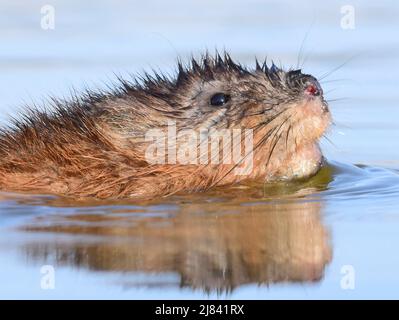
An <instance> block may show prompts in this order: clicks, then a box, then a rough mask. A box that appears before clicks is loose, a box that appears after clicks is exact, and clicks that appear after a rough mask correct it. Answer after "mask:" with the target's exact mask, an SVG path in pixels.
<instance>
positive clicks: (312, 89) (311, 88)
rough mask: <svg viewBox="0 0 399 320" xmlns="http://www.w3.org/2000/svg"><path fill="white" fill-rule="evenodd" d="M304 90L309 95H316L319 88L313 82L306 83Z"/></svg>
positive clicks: (318, 92)
mask: <svg viewBox="0 0 399 320" xmlns="http://www.w3.org/2000/svg"><path fill="white" fill-rule="evenodd" d="M305 92H306V93H307V94H308V95H310V96H318V95H319V94H320V91H319V89H318V88H317V86H316V85H314V84H308V85H307V87H306V89H305Z"/></svg>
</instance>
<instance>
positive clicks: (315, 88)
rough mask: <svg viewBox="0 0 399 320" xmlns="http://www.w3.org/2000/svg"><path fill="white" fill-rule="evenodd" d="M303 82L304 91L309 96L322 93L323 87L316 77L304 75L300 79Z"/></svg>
mask: <svg viewBox="0 0 399 320" xmlns="http://www.w3.org/2000/svg"><path fill="white" fill-rule="evenodd" d="M302 81H303V83H304V93H305V95H307V96H310V97H317V96H321V95H323V89H322V88H321V86H320V83H319V82H318V81H317V79H316V78H314V77H312V76H307V77H304V79H303V80H302Z"/></svg>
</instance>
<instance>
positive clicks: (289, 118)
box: [113, 54, 331, 184]
mask: <svg viewBox="0 0 399 320" xmlns="http://www.w3.org/2000/svg"><path fill="white" fill-rule="evenodd" d="M128 89H129V90H131V91H129V90H128V91H129V92H130V95H131V97H132V98H133V99H134V100H135V101H138V102H139V104H138V107H134V112H131V110H132V109H131V106H132V104H131V103H129V105H130V107H129V108H127V110H130V111H128V112H130V113H131V114H132V115H133V116H132V118H131V120H126V119H129V118H130V117H127V116H126V113H123V114H122V116H120V117H118V118H117V123H118V127H119V128H121V129H120V130H126V127H127V128H129V130H128V133H127V134H128V135H129V136H130V137H132V139H133V140H135V141H137V137H138V136H140V132H137V130H139V131H141V136H142V135H144V132H143V130H148V129H153V128H160V127H162V128H163V129H165V127H166V126H168V125H170V124H171V123H173V124H174V125H175V126H176V130H177V135H179V132H182V131H187V130H191V131H195V132H197V133H198V135H197V136H198V137H200V139H199V140H198V139H194V140H193V139H191V140H190V141H191V142H190V143H191V145H192V146H194V148H198V149H199V145H200V144H201V143H202V141H200V140H201V139H202V140H203V139H208V141H209V136H212V133H214V132H218V137H220V132H221V130H222V131H223V134H222V136H223V137H226V130H227V131H228V132H230V133H231V134H230V135H229V134H228V132H227V136H228V139H229V137H233V136H234V132H235V133H237V130H242V135H241V144H242V146H239V147H240V148H241V149H240V148H238V149H239V153H240V155H243V159H242V160H241V161H238V162H237V161H231V162H230V163H227V162H225V161H223V157H225V156H226V154H227V156H229V154H228V153H229V152H230V151H229V150H228V151H227V152H226V150H225V149H226V146H227V148H229V149H231V151H232V152H231V153H233V159H234V152H235V150H234V147H235V146H236V145H237V143H236V142H237V140H234V141H235V142H234V141H232V142H231V143H228V144H226V143H225V141H224V140H223V141H222V144H219V142H218V143H217V144H213V143H210V149H211V150H210V151H209V154H207V155H206V156H207V157H208V160H209V157H211V160H209V161H208V162H207V161H205V162H204V161H201V160H198V161H197V162H196V161H195V160H194V161H188V163H190V164H197V165H198V166H201V164H204V165H205V167H206V168H207V169H205V170H208V172H207V173H205V175H208V176H211V175H213V176H212V177H210V180H212V181H213V184H218V182H219V181H224V182H229V181H230V182H231V181H235V180H237V179H238V178H237V177H233V173H232V170H231V169H232V167H235V166H239V165H240V163H241V162H242V161H244V160H247V159H248V157H250V158H251V161H252V166H251V170H250V171H249V172H248V171H246V177H247V178H248V177H249V178H258V177H260V178H263V179H266V180H275V179H293V178H303V177H308V176H310V175H312V174H314V173H316V172H317V171H318V169H319V168H320V166H321V164H322V159H323V157H322V154H321V152H320V149H319V147H318V142H317V141H318V139H319V138H320V137H321V136H322V135H323V133H324V132H325V130H326V128H327V127H328V125H329V124H330V121H331V115H330V112H329V109H328V106H327V103H326V101H325V100H324V97H323V90H322V88H321V86H320V84H319V82H318V81H317V79H316V78H315V77H313V76H311V75H308V74H304V73H302V72H301V70H290V71H284V70H282V69H280V68H278V67H276V66H275V65H274V64H272V65H271V66H270V67H269V66H268V65H267V64H266V62H265V63H263V64H262V65H261V64H259V63H258V62H256V67H255V68H253V69H249V68H246V67H244V66H242V65H240V64H237V63H235V62H234V61H233V60H232V59H231V58H230V56H229V55H228V54H225V55H224V56H223V57H221V56H220V55H218V54H217V55H216V57H211V56H209V55H205V56H204V57H203V58H202V59H201V60H200V61H197V60H195V59H193V60H192V61H191V63H190V65H188V66H184V65H183V64H182V63H179V72H178V76H177V78H176V79H169V78H166V77H163V76H158V75H156V76H153V77H151V76H148V77H147V79H145V81H144V85H142V86H141V87H139V88H138V89H137V87H136V88H133V89H131V88H130V87H129V88H128ZM143 105H145V107H143ZM113 118H114V119H115V116H114V117H113ZM122 119H123V120H122ZM121 121H124V123H125V124H127V125H126V126H124V125H121ZM132 123H134V125H132ZM123 128H125V129H123ZM133 129H134V131H133ZM169 132H170V130H169ZM247 134H250V135H251V136H252V139H249V140H245V137H247ZM192 136H193V135H192V134H191V137H192ZM169 138H170V136H169ZM244 140H245V141H249V143H250V145H245V146H244V145H243V144H244ZM169 143H170V141H169V142H168V144H169ZM234 143H235V144H234ZM181 144H182V143H181V142H179V141H177V146H176V148H175V149H179V147H180V146H181ZM185 145H186V143H185ZM238 145H240V140H238ZM215 147H217V148H218V149H217V151H216V152H214V151H215V150H214V149H215ZM212 148H213V149H212ZM223 149H224V150H223ZM243 149H245V150H243ZM171 150H173V148H172V149H171V148H168V150H167V152H166V153H167V156H168V157H169V158H172V159H175V156H174V155H173V156H172V157H171V154H170V153H171ZM203 150H204V149H201V151H199V152H196V153H195V155H194V156H195V157H197V159H198V158H199V157H201V158H203V157H204V152H203ZM211 153H213V156H211ZM215 153H217V156H219V158H218V159H219V162H218V161H214V158H212V157H214V155H215ZM244 158H245V159H244ZM239 162H240V163H239ZM209 163H211V164H215V165H216V166H217V167H215V166H209V165H208V164H209ZM203 172H205V171H203ZM215 172H217V173H216V174H215ZM215 176H217V177H215ZM240 179H241V178H240Z"/></svg>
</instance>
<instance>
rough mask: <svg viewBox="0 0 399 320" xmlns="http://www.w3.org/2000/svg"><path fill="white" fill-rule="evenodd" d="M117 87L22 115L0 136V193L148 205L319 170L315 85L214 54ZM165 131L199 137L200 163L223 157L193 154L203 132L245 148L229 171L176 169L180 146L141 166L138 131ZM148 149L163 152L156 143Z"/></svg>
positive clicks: (326, 115)
mask: <svg viewBox="0 0 399 320" xmlns="http://www.w3.org/2000/svg"><path fill="white" fill-rule="evenodd" d="M118 81H119V82H118V85H116V87H115V89H113V90H111V91H107V92H103V91H99V92H94V91H90V90H87V91H85V92H83V93H82V94H81V95H80V96H78V95H73V97H72V98H70V99H69V100H60V99H54V98H52V99H51V107H52V108H53V109H54V110H53V112H50V113H49V112H44V111H40V110H39V109H33V108H29V109H28V110H27V111H26V113H25V114H24V115H23V116H22V119H20V120H14V121H13V123H12V124H11V125H9V126H8V127H6V128H4V129H2V130H1V133H0V189H2V190H8V191H20V192H35V193H50V194H60V195H66V196H73V197H76V198H81V197H95V198H103V199H105V198H129V197H133V198H151V197H156V196H167V195H171V194H174V193H177V192H194V191H203V190H207V189H209V188H211V187H215V186H221V185H228V184H235V183H240V182H244V181H251V180H262V181H265V182H271V181H275V180H293V179H302V178H307V177H310V176H312V175H314V174H315V173H317V171H318V170H319V169H320V167H321V166H322V164H323V162H324V158H323V156H322V153H321V151H320V148H319V146H318V140H319V138H320V137H321V136H322V135H323V133H324V132H325V130H326V129H327V128H328V126H329V124H330V122H331V115H330V112H329V109H328V105H327V102H326V101H325V100H324V97H323V91H322V88H321V86H320V84H319V82H318V81H317V79H316V78H315V77H313V76H311V75H308V74H304V73H302V71H301V70H289V71H284V70H282V69H281V68H278V67H277V66H276V65H274V63H273V64H272V65H271V66H270V67H269V66H268V65H267V63H266V61H265V62H264V63H263V64H260V63H259V62H258V61H256V66H255V67H254V68H253V69H250V68H248V67H245V66H243V65H241V64H238V63H236V62H234V61H233V60H232V58H231V57H230V56H229V54H227V53H225V54H224V55H220V54H218V53H217V54H216V55H214V56H211V55H209V54H205V55H203V56H202V57H201V58H200V59H197V60H196V59H194V58H193V59H192V60H191V62H190V63H189V64H188V65H184V64H183V63H182V62H181V61H179V62H178V74H177V76H176V77H175V78H172V77H170V76H166V75H160V74H157V73H154V75H149V74H145V76H143V77H141V78H140V80H135V81H128V80H124V79H119V78H118ZM171 123H172V124H173V125H174V128H175V130H176V133H174V136H176V134H177V133H179V132H184V131H187V130H191V131H194V132H195V131H198V132H200V131H201V130H202V131H201V134H200V135H199V136H200V139H199V140H198V139H194V140H191V147H192V146H193V145H194V146H195V150H194V151H197V149H198V153H197V157H202V159H204V157H205V158H206V160H209V159H210V158H209V157H210V155H211V154H213V156H214V154H216V155H217V156H218V157H219V156H221V157H222V158H223V156H224V153H223V152H224V151H225V150H222V149H223V146H224V145H222V148H221V149H220V150H219V147H220V144H219V143H215V144H214V143H210V144H208V142H206V145H207V146H210V147H209V150H208V149H206V150H207V151H206V152H205V154H204V152H203V149H201V151H200V150H199V147H200V145H199V143H200V142H201V141H202V140H201V139H203V134H202V133H203V129H206V130H208V133H206V134H205V136H209V132H217V130H225V132H226V130H227V131H228V130H230V131H234V130H241V129H245V130H251V131H250V133H251V134H252V137H251V139H250V140H248V141H250V142H251V143H252V148H251V150H250V152H248V153H245V154H244V155H243V156H242V157H241V158H240V161H236V162H233V163H232V162H223V161H219V162H217V161H212V159H210V160H209V161H205V162H204V161H199V162H193V161H188V162H186V163H181V162H179V163H176V161H173V160H175V158H176V153H177V152H179V151H178V149H179V148H180V146H181V144H183V142H181V141H180V140H179V141H177V142H176V143H177V144H176V145H175V146H174V147H172V148H169V147H167V148H165V150H164V153H166V154H165V161H156V162H154V161H150V160H149V159H148V154H149V148H150V147H151V148H152V149H153V144H154V142H153V141H152V142H151V141H149V140H148V139H147V138H148V137H147V134H148V132H149V131H151V130H158V131H165V130H166V131H167V130H169V129H168V127H169V126H170V124H171ZM201 137H202V138H201ZM244 138H245V137H244ZM244 138H243V137H240V138H239V140H238V144H239V145H241V144H242V143H243V140H244ZM200 140H201V141H200ZM157 141H158V145H159V141H161V144H160V145H162V144H163V145H164V146H165V145H168V143H169V142H167V141H166V138H164V137H163V138H161V140H159V139H158V140H157ZM193 141H194V142H193ZM236 141H237V140H236ZM186 144H187V143H186ZM151 148H150V149H151ZM215 148H216V149H215ZM215 150H216V151H215ZM222 153H223V156H222ZM213 156H212V157H213ZM248 157H250V158H251V168H250V170H247V171H246V172H245V173H244V174H242V173H241V174H236V173H235V171H234V169H236V168H237V167H239V166H240V165H241V164H242V163H243V162H244V161H245V160H246V159H247V158H248ZM219 159H220V158H219ZM169 160H172V161H169Z"/></svg>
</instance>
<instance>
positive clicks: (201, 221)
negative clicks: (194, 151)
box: [0, 0, 399, 299]
mask: <svg viewBox="0 0 399 320" xmlns="http://www.w3.org/2000/svg"><path fill="white" fill-rule="evenodd" d="M46 4H50V5H53V6H54V8H55V10H56V11H55V12H56V19H55V29H54V30H48V31H45V30H42V29H41V28H40V19H41V14H40V8H41V6H42V5H43V2H42V1H30V2H29V3H27V2H26V1H14V0H13V1H11V0H6V1H2V4H1V11H0V17H1V19H0V37H1V50H0V70H1V72H0V96H1V117H0V118H1V121H2V122H3V123H6V121H7V119H8V115H10V114H14V115H15V114H16V112H17V110H18V108H19V107H21V106H23V105H24V104H25V103H27V104H31V103H32V101H33V102H35V103H36V104H39V105H40V104H41V103H42V102H44V100H45V97H46V96H48V95H49V94H52V95H56V96H63V95H66V96H67V95H68V93H69V90H70V88H71V86H74V87H75V88H77V89H78V90H79V89H82V88H84V87H85V86H89V87H92V88H93V87H102V86H105V83H109V82H110V81H111V80H112V78H113V73H114V72H115V73H118V74H122V75H127V74H128V72H133V73H139V72H141V71H142V70H144V69H149V68H150V67H159V68H160V69H162V70H165V72H173V67H174V65H175V63H174V62H175V58H176V55H180V56H182V57H183V58H184V57H186V58H187V57H189V56H190V54H191V53H193V54H195V55H196V54H198V53H200V52H201V51H202V50H203V49H205V48H208V49H210V50H213V48H215V47H217V48H222V49H223V48H226V49H228V50H229V51H230V52H231V54H232V55H233V57H234V58H235V59H237V60H239V61H241V62H242V63H244V64H252V63H253V58H254V56H258V57H259V58H263V57H265V56H266V55H267V56H268V57H269V58H270V59H274V60H275V61H276V62H281V64H282V65H284V66H287V67H289V66H295V65H296V64H297V58H298V53H299V51H300V49H299V48H300V47H301V43H302V41H303V40H304V38H305V41H304V46H303V47H304V49H303V53H302V54H301V57H302V59H301V60H303V59H305V57H307V58H306V61H305V63H304V67H303V69H304V71H306V72H309V73H312V74H315V75H317V76H321V75H322V74H324V73H326V72H328V71H330V70H332V69H334V68H335V67H337V66H339V65H341V64H342V63H344V62H345V61H348V60H350V61H349V62H348V63H347V64H345V65H344V66H343V67H342V68H340V69H339V70H337V71H336V72H334V73H333V74H331V75H330V76H329V77H327V78H326V79H325V80H324V81H323V83H322V85H323V87H324V91H325V92H326V95H327V98H328V99H331V100H334V99H340V100H336V101H333V102H331V106H330V108H331V111H332V113H333V116H334V120H335V123H336V125H335V126H333V127H332V128H331V130H330V132H329V134H328V138H329V140H331V141H332V143H330V142H328V141H326V140H323V141H322V148H323V151H324V153H325V155H326V157H327V159H328V161H329V163H328V166H327V167H326V168H324V169H323V170H322V171H321V172H320V173H319V174H318V175H317V176H315V177H313V178H312V179H310V180H309V181H306V182H300V183H291V184H280V185H277V186H273V187H270V186H263V185H262V184H251V185H245V186H240V187H232V188H222V189H216V190H212V191H210V192H208V193H203V194H196V195H181V196H175V197H172V198H168V199H162V200H159V199H158V200H156V199H155V200H153V201H150V202H146V203H143V202H140V203H138V202H132V201H127V200H126V201H118V202H105V201H85V202H82V201H80V202H77V201H74V200H72V199H63V198H60V197H55V196H51V195H21V194H10V193H5V192H3V193H1V194H0V228H1V232H0V268H1V269H0V271H1V272H0V297H1V298H40V299H44V298H122V299H124V298H133V299H147V298H165V299H167V298H182V299H187V298H236V299H272V298H305V299H307V298H342V299H346V298H399V293H398V287H399V275H398V271H397V270H398V268H399V257H398V255H397V254H396V252H397V250H396V249H397V247H398V245H399V235H398V232H397V230H398V228H399V175H398V174H399V171H398V170H399V139H398V138H399V135H398V132H399V126H398V120H397V119H398V118H399V112H398V110H399V109H398V108H397V101H398V98H399V93H398V91H397V79H396V78H397V75H396V73H397V70H398V66H399V65H398V53H399V42H398V41H397V33H398V31H399V30H398V26H399V25H398V22H397V16H398V13H399V6H398V5H397V4H396V3H395V2H393V1H379V2H377V1H375V2H372V1H362V3H358V4H356V5H355V13H356V15H355V18H356V20H355V21H356V25H355V29H353V30H344V29H342V28H341V26H340V19H341V17H342V14H341V13H340V9H341V5H342V4H341V2H339V1H330V2H329V3H328V4H325V3H323V4H322V3H320V2H316V1H301V2H297V1H292V2H290V1H269V2H266V1H260V0H259V1H255V0H252V1H246V2H245V5H244V4H243V3H242V2H239V1H218V2H215V1H210V0H209V1H208V0H205V1H201V2H197V3H190V4H188V3H187V2H178V1H176V0H173V1H168V2H165V3H163V2H161V3H158V2H155V1H146V2H142V3H135V4H133V3H131V4H126V3H125V2H122V1H120V2H119V1H96V2H92V3H91V2H85V3H82V2H78V1H47V2H46ZM306 34H307V36H306ZM110 79H111V80H110ZM341 98H345V99H342V100H341ZM44 265H51V266H53V267H54V270H55V288H54V289H52V290H51V289H50V290H44V289H42V288H41V280H42V279H43V276H45V274H42V273H41V268H42V267H43V266H44ZM43 271H45V270H43ZM348 275H349V276H352V275H353V277H352V278H350V280H353V282H351V281H349V282H348ZM348 283H349V284H350V285H351V284H353V285H354V288H353V289H345V288H347V286H348Z"/></svg>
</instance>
